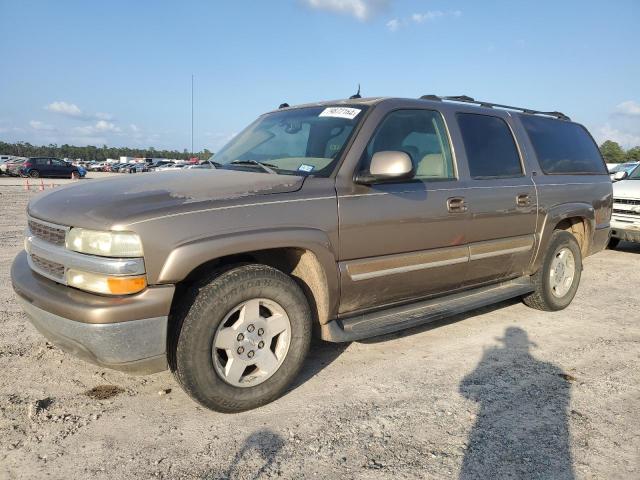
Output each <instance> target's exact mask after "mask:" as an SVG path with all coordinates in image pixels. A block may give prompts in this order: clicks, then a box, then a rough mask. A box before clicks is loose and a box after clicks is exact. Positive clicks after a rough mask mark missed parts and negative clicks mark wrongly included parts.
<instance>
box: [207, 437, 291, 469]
mask: <svg viewBox="0 0 640 480" xmlns="http://www.w3.org/2000/svg"><path fill="white" fill-rule="evenodd" d="M284 445H285V441H284V439H283V438H282V437H281V436H280V435H278V434H277V433H274V432H272V431H271V430H269V429H263V430H258V431H256V432H254V433H252V434H251V435H249V436H248V437H247V438H246V439H245V441H244V444H243V445H242V447H241V448H240V449H239V450H238V451H237V452H236V454H235V456H234V457H233V460H232V461H231V464H230V465H229V467H227V469H226V470H225V471H224V472H209V473H206V474H205V475H203V477H202V478H203V479H204V480H232V479H242V480H251V479H257V478H262V477H263V475H264V476H268V477H271V475H269V474H268V470H269V469H270V467H271V466H272V465H273V463H274V461H275V460H276V458H277V456H278V453H279V452H280V450H281V449H282V447H284ZM245 464H246V465H245Z"/></svg>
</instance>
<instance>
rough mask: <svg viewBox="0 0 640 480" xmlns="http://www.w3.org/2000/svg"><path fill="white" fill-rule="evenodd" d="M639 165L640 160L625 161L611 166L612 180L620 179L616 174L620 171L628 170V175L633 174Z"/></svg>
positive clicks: (610, 174)
mask: <svg viewBox="0 0 640 480" xmlns="http://www.w3.org/2000/svg"><path fill="white" fill-rule="evenodd" d="M638 165H640V162H625V163H619V164H617V165H616V166H615V167H613V168H610V169H609V176H610V177H611V181H613V182H616V181H618V180H619V178H616V174H617V173H619V172H627V175H631V172H633V171H634V170H635V169H636V167H637V166H638Z"/></svg>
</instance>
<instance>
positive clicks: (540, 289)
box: [522, 230, 582, 311]
mask: <svg viewBox="0 0 640 480" xmlns="http://www.w3.org/2000/svg"><path fill="white" fill-rule="evenodd" d="M581 273H582V254H581V252H580V246H579V245H578V242H577V241H576V238H575V237H574V236H573V235H572V234H570V233H568V232H566V231H564V230H556V231H555V232H553V235H552V236H551V240H550V241H549V248H548V249H547V253H546V254H545V257H544V260H543V262H542V266H541V267H540V269H539V270H538V271H537V272H536V273H535V275H533V276H532V277H531V280H532V282H533V285H534V287H535V290H534V291H533V293H531V294H529V295H527V296H525V297H523V299H522V300H523V301H524V303H525V304H526V305H528V306H529V307H531V308H535V309H537V310H544V311H556V310H562V309H564V308H566V307H567V306H569V304H570V303H571V301H572V300H573V297H575V295H576V291H577V290H578V285H579V284H580V276H581Z"/></svg>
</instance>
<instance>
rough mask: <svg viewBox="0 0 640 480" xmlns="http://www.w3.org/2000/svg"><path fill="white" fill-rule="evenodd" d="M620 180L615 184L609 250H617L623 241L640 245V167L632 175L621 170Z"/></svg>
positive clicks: (619, 173)
mask: <svg viewBox="0 0 640 480" xmlns="http://www.w3.org/2000/svg"><path fill="white" fill-rule="evenodd" d="M616 175H618V176H619V180H618V181H617V182H615V183H614V184H613V216H612V217H611V240H609V248H612V249H614V248H616V247H617V246H618V244H619V243H620V241H621V240H624V241H627V242H636V243H640V167H639V166H636V168H635V169H634V170H632V171H631V173H630V174H627V173H626V170H620V171H619V172H618V173H617V174H616Z"/></svg>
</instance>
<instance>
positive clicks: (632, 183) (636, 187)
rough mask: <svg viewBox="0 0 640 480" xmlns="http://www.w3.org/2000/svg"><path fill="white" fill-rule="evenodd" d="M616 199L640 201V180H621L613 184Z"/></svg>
mask: <svg viewBox="0 0 640 480" xmlns="http://www.w3.org/2000/svg"><path fill="white" fill-rule="evenodd" d="M613 196H614V198H633V199H640V179H638V180H621V181H619V182H616V183H614V184H613Z"/></svg>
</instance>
